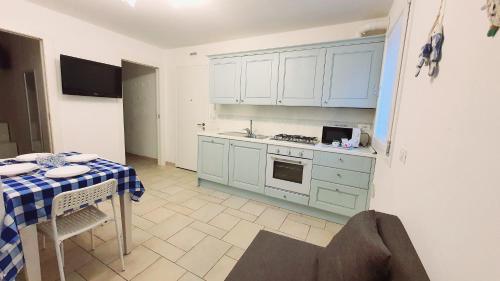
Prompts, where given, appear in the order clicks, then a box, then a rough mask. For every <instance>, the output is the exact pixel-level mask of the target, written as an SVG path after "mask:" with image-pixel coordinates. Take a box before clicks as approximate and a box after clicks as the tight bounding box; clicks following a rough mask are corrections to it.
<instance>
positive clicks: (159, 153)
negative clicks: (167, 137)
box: [121, 58, 165, 166]
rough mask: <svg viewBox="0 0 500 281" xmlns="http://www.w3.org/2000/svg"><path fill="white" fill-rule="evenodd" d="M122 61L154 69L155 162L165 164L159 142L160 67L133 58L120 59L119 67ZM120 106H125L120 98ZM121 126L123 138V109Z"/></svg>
mask: <svg viewBox="0 0 500 281" xmlns="http://www.w3.org/2000/svg"><path fill="white" fill-rule="evenodd" d="M123 62H127V63H133V64H137V65H141V66H145V67H149V68H152V69H154V70H155V76H156V79H155V80H156V87H155V88H156V160H157V164H158V165H159V166H165V163H163V162H162V159H163V157H162V147H161V143H162V139H163V138H162V137H163V136H162V129H161V117H162V116H161V114H160V113H161V108H162V107H161V95H160V77H161V75H160V68H159V67H157V66H152V65H149V64H145V63H141V62H136V61H134V60H128V59H123V58H122V59H121V67H123ZM122 83H123V79H122ZM122 107H123V108H124V107H125V103H124V102H123V100H122ZM123 117H124V119H123V126H124V131H123V133H124V134H123V138H124V140H125V110H123ZM123 145H124V151H125V142H124V143H123ZM126 154H127V152H126V151H125V159H126Z"/></svg>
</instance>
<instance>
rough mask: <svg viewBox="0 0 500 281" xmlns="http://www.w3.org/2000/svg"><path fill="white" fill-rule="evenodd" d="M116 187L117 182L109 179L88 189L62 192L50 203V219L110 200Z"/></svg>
mask: <svg viewBox="0 0 500 281" xmlns="http://www.w3.org/2000/svg"><path fill="white" fill-rule="evenodd" d="M117 186H118V182H117V181H116V180H115V179H111V180H107V181H105V182H102V183H99V184H96V185H92V186H89V187H85V188H81V189H77V190H72V191H67V192H62V193H60V194H58V195H56V196H55V197H54V200H53V201H52V218H55V217H56V216H60V215H62V214H64V213H65V212H68V211H76V210H79V209H81V208H83V207H86V206H90V205H93V204H95V203H97V202H100V201H105V200H107V199H109V198H112V197H113V196H114V195H115V193H116V190H117Z"/></svg>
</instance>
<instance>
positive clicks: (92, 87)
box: [61, 55, 122, 98]
mask: <svg viewBox="0 0 500 281" xmlns="http://www.w3.org/2000/svg"><path fill="white" fill-rule="evenodd" d="M61 80H62V91H63V94H66V95H77V96H93V97H106V98H121V97H122V68H121V67H118V66H114V65H109V64H104V63H100V62H95V61H90V60H84V59H80V58H75V57H71V56H65V55H61Z"/></svg>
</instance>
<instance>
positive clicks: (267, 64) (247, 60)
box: [241, 53, 279, 105]
mask: <svg viewBox="0 0 500 281" xmlns="http://www.w3.org/2000/svg"><path fill="white" fill-rule="evenodd" d="M278 64H279V54H278V53H275V54H266V55H254V56H244V57H243V58H242V59H241V65H242V69H241V103H242V104H257V105H267V104H276V97H277V95H278Z"/></svg>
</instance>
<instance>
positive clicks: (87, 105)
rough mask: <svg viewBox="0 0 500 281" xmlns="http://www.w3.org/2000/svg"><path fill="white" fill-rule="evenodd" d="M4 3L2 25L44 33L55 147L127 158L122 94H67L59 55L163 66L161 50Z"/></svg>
mask: <svg viewBox="0 0 500 281" xmlns="http://www.w3.org/2000/svg"><path fill="white" fill-rule="evenodd" d="M0 6H1V7H2V8H1V9H0V29H4V30H8V31H14V32H17V33H21V34H25V35H29V36H33V37H37V38H41V39H43V43H44V55H45V70H46V81H47V89H48V98H49V107H50V115H51V125H52V132H53V144H54V149H55V151H56V152H60V151H70V150H74V151H81V152H93V153H98V154H99V155H101V156H103V157H107V158H110V159H112V160H115V161H118V162H124V161H125V145H124V130H123V104H122V100H121V99H106V98H93V97H77V96H66V95H65V96H63V95H62V91H61V86H60V85H61V84H60V72H59V55H60V54H67V55H72V56H76V57H82V58H85V59H90V60H95V61H100V62H104V63H108V64H113V65H118V66H119V65H120V64H121V60H122V59H125V60H128V61H133V62H138V63H142V64H146V65H151V66H155V67H160V64H161V62H160V59H159V58H161V56H162V54H163V51H162V50H161V49H160V48H157V47H155V46H151V45H148V44H145V43H142V42H139V41H137V40H134V39H131V38H128V37H125V36H123V35H120V34H117V33H114V32H111V31H108V30H106V29H103V28H100V27H97V26H94V25H92V24H89V23H86V22H83V21H81V20H78V19H75V18H72V17H69V16H66V15H63V14H61V13H57V12H54V11H51V10H48V9H45V8H43V7H40V6H37V5H35V4H32V3H29V2H26V1H21V0H16V1H8V0H0ZM160 88H161V85H160Z"/></svg>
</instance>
